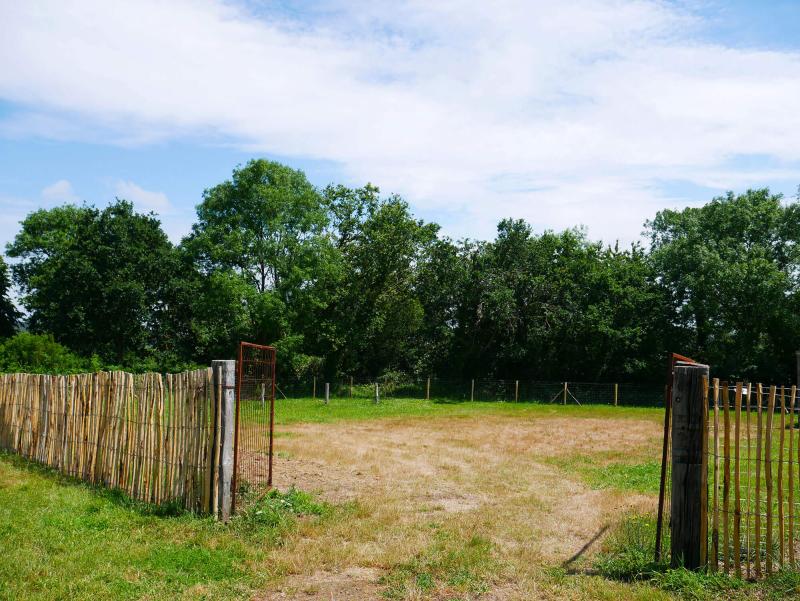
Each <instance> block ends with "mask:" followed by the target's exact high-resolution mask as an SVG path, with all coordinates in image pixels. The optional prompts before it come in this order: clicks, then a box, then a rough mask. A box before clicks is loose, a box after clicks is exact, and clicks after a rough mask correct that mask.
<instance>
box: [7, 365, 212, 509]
mask: <svg viewBox="0 0 800 601" xmlns="http://www.w3.org/2000/svg"><path fill="white" fill-rule="evenodd" d="M214 386H215V382H214V379H213V378H212V371H211V369H200V370H196V371H189V372H184V373H180V374H168V375H165V376H162V375H160V374H154V373H147V374H130V373H125V372H120V371H116V372H98V373H93V374H79V375H70V376H58V375H36V374H4V375H0V448H3V449H5V450H8V451H11V452H14V453H17V454H18V455H20V456H22V457H25V458H27V459H30V460H33V461H36V462H39V463H42V464H44V465H48V466H51V467H53V468H55V469H57V470H59V471H60V472H62V473H64V474H68V475H70V476H74V477H76V478H80V479H81V480H85V481H87V482H91V483H93V484H97V485H102V486H106V487H109V488H115V489H120V490H122V491H124V492H125V493H127V494H128V495H130V496H131V497H133V498H135V499H139V500H142V501H145V502H149V503H167V502H176V503H178V504H179V505H181V506H183V507H185V508H186V509H189V510H192V511H199V512H214V513H216V512H217V510H218V507H217V505H218V503H219V502H220V501H219V496H220V495H219V489H220V476H219V471H218V470H217V469H216V467H215V466H217V465H218V464H219V456H220V444H221V443H220V440H219V438H220V437H219V435H218V434H217V433H218V432H219V431H220V426H219V424H220V420H221V419H222V418H221V416H220V414H221V411H220V399H221V397H222V394H221V391H217V390H214ZM219 386H220V387H221V384H220V385H219Z"/></svg>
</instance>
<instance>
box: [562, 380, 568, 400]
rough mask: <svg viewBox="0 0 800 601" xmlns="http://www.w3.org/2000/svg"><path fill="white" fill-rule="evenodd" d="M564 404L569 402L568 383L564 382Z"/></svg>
mask: <svg viewBox="0 0 800 601" xmlns="http://www.w3.org/2000/svg"><path fill="white" fill-rule="evenodd" d="M561 404H562V405H566V404H567V383H566V382H564V398H563V399H562V400H561Z"/></svg>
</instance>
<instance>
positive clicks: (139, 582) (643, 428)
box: [0, 399, 800, 601]
mask: <svg viewBox="0 0 800 601" xmlns="http://www.w3.org/2000/svg"><path fill="white" fill-rule="evenodd" d="M276 418H277V419H276V422H277V437H276V451H277V456H276V484H277V486H278V488H279V490H280V491H281V492H280V493H279V494H274V495H271V496H269V497H267V498H265V499H262V500H256V499H255V497H253V498H250V499H245V502H244V504H243V507H244V509H243V511H242V512H241V513H240V515H238V516H237V517H236V518H235V519H234V520H232V522H231V523H230V524H227V525H223V524H219V523H216V522H214V521H213V520H211V519H207V518H198V517H195V516H191V515H187V514H179V513H177V512H174V511H171V509H170V508H169V507H166V508H158V509H154V508H152V507H148V506H145V505H141V504H137V503H132V502H130V501H129V500H127V499H125V498H123V497H122V496H120V495H118V494H115V493H113V492H107V491H99V490H96V489H91V488H90V487H88V486H86V485H83V484H80V483H76V482H74V481H70V480H67V479H64V478H62V477H60V476H58V475H55V474H53V473H52V472H50V471H48V470H45V469H42V468H38V467H35V466H31V465H29V464H26V463H24V462H22V461H20V460H18V459H16V458H14V457H11V456H8V455H0V548H2V553H0V599H65V598H70V599H97V600H99V599H251V598H254V599H263V600H267V599H308V600H310V601H313V600H323V599H325V600H330V599H337V600H340V601H347V600H366V599H398V600H400V599H406V600H415V599H436V600H455V599H462V600H467V599H492V600H505V599H508V600H513V599H519V600H522V599H564V598H570V599H667V598H706V597H708V598H726V599H727V598H753V599H763V598H776V599H777V598H785V597H787V596H791V595H796V594H797V592H798V590H800V589H798V585H800V581H798V580H797V578H796V577H795V575H794V574H781V575H778V576H776V577H774V578H773V579H771V580H770V581H768V582H767V583H764V584H760V585H752V584H745V583H741V582H738V581H734V580H731V579H728V578H718V577H717V578H711V577H705V576H698V575H694V574H689V573H686V572H684V571H681V570H678V571H666V570H664V569H662V568H661V567H659V566H652V565H650V558H651V556H652V555H651V552H652V550H651V548H650V547H651V546H652V539H651V537H650V534H651V532H652V522H651V520H649V519H648V518H646V517H644V518H640V517H636V516H648V515H652V513H653V511H654V509H655V500H656V492H657V487H658V460H659V453H660V437H661V425H660V424H661V422H660V420H661V412H660V411H659V410H656V409H636V408H621V407H620V408H614V407H607V406H584V407H577V406H574V405H568V406H560V405H532V404H524V403H521V404H513V403H444V402H435V401H432V402H425V401H408V400H385V401H383V402H382V403H381V404H379V405H377V406H376V405H374V404H373V403H371V402H369V401H366V400H364V401H358V400H352V401H351V400H333V401H332V402H331V404H330V405H329V406H324V405H323V404H322V403H321V402H320V401H318V400H317V401H312V400H310V399H305V400H290V401H278V403H277V414H276ZM246 427H250V428H255V427H257V424H255V423H252V422H250V423H248V424H246ZM300 491H305V492H300ZM648 545H650V547H648ZM636 574H645V576H644V579H643V580H641V581H637V580H635V579H634V580H633V581H631V579H632V578H634V576H635V575H636Z"/></svg>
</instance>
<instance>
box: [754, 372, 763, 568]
mask: <svg viewBox="0 0 800 601" xmlns="http://www.w3.org/2000/svg"><path fill="white" fill-rule="evenodd" d="M757 386H758V388H757V392H756V403H757V405H756V499H755V501H756V509H755V512H756V517H755V523H756V533H755V536H756V553H755V563H756V566H755V567H756V570H755V572H756V578H761V404H762V400H763V397H762V389H761V384H758V385H757Z"/></svg>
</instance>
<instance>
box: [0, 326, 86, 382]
mask: <svg viewBox="0 0 800 601" xmlns="http://www.w3.org/2000/svg"><path fill="white" fill-rule="evenodd" d="M100 366H101V364H100V360H99V359H98V358H97V357H92V358H91V359H84V358H83V357H79V356H78V355H76V354H75V353H73V352H72V351H71V350H69V349H68V348H67V347H65V346H64V345H62V344H59V343H58V342H56V341H55V340H53V336H52V334H31V333H29V332H20V333H18V334H16V335H15V336H12V337H11V338H8V339H6V340H5V341H3V342H2V343H0V371H4V372H27V373H58V374H66V373H76V372H82V371H96V370H98V369H100Z"/></svg>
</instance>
